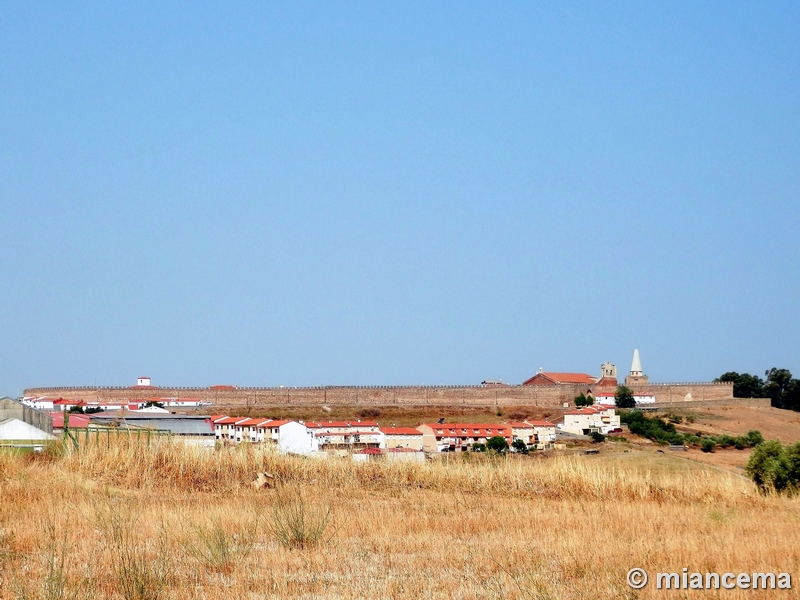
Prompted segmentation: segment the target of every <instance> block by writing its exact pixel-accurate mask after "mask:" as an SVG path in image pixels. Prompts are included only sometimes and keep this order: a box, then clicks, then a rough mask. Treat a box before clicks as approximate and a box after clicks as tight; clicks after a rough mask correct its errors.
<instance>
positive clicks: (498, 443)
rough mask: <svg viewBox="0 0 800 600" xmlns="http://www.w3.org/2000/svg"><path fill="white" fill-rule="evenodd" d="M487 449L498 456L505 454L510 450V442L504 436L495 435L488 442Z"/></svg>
mask: <svg viewBox="0 0 800 600" xmlns="http://www.w3.org/2000/svg"><path fill="white" fill-rule="evenodd" d="M486 449H487V450H490V451H493V452H497V453H498V454H505V452H506V450H508V442H507V441H506V438H504V437H503V436H502V435H495V436H492V437H490V438H489V439H488V440H486Z"/></svg>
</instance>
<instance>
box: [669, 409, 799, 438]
mask: <svg viewBox="0 0 800 600" xmlns="http://www.w3.org/2000/svg"><path fill="white" fill-rule="evenodd" d="M674 412H676V413H677V414H691V415H693V416H694V418H695V419H696V420H695V422H694V423H691V424H688V425H686V426H685V427H679V429H687V430H692V431H697V432H702V433H707V434H710V435H720V434H725V433H727V434H729V435H733V436H737V435H745V434H746V433H747V432H748V431H749V430H751V429H758V430H759V431H760V432H761V433H762V434H763V436H764V437H765V438H766V439H768V440H775V439H777V440H780V441H781V442H783V443H784V444H793V443H794V442H798V441H800V413H798V412H794V411H791V410H781V409H780V408H772V407H766V406H759V407H752V406H735V405H729V406H726V405H725V404H720V405H718V406H708V407H703V408H695V409H691V410H683V411H674Z"/></svg>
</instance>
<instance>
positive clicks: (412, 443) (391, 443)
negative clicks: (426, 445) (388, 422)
mask: <svg viewBox="0 0 800 600" xmlns="http://www.w3.org/2000/svg"><path fill="white" fill-rule="evenodd" d="M380 432H381V433H382V434H383V437H384V440H385V448H387V449H389V450H391V449H394V448H411V449H413V450H422V432H421V431H419V430H418V429H414V428H413V427H381V428H380Z"/></svg>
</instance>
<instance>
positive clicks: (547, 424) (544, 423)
mask: <svg viewBox="0 0 800 600" xmlns="http://www.w3.org/2000/svg"><path fill="white" fill-rule="evenodd" d="M529 423H530V424H531V425H533V426H534V427H555V425H554V424H553V423H551V422H550V421H529Z"/></svg>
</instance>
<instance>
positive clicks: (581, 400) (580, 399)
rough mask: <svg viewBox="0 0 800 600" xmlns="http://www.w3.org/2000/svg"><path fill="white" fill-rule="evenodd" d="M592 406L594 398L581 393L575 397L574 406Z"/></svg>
mask: <svg viewBox="0 0 800 600" xmlns="http://www.w3.org/2000/svg"><path fill="white" fill-rule="evenodd" d="M592 404H594V398H592V397H591V396H586V395H585V394H584V393H583V392H581V393H580V394H579V395H577V396H575V406H577V407H581V406H591V405H592Z"/></svg>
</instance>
